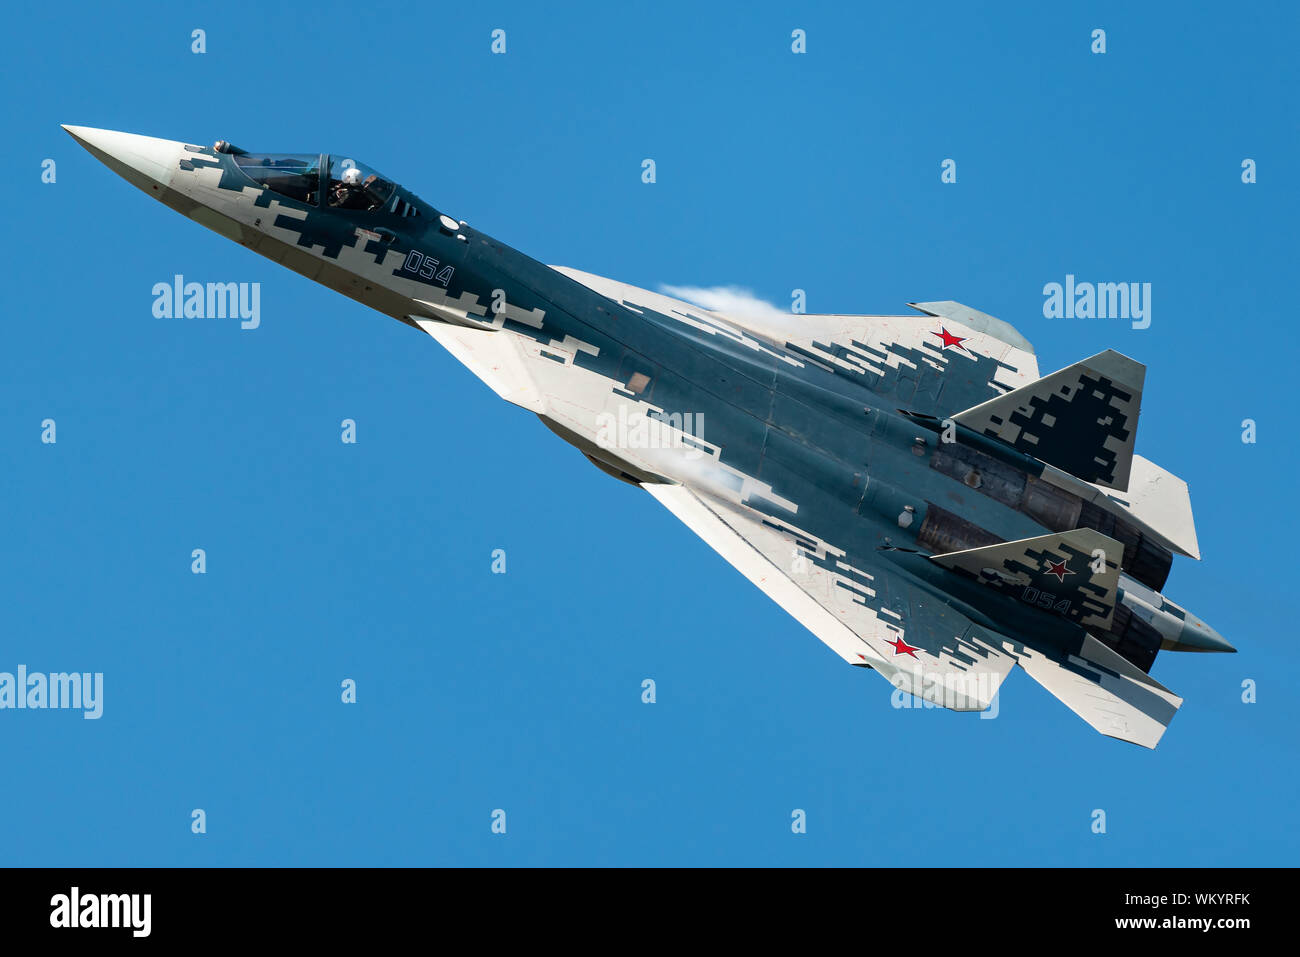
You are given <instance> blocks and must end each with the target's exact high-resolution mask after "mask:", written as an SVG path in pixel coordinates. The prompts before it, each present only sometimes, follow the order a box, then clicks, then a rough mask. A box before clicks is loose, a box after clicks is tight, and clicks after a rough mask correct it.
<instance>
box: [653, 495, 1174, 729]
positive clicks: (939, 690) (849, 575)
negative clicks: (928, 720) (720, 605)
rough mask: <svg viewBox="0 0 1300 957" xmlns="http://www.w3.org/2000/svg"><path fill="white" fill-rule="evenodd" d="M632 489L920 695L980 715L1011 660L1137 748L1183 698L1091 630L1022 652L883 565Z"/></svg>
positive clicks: (721, 505)
mask: <svg viewBox="0 0 1300 957" xmlns="http://www.w3.org/2000/svg"><path fill="white" fill-rule="evenodd" d="M642 487H643V488H645V489H646V490H647V491H648V492H649V493H650V494H651V495H653V496H654V497H655V498H656V499H658V500H659V502H660V503H662V504H663V505H664V506H665V507H666V508H667V509H668V510H669V511H670V512H672V513H673V514H674V515H676V516H677V518H678V519H680V520H681V521H682V522H683V523H684V524H686V525H687V526H688V527H689V528H690V529H691V530H692V531H694V532H695V533H696V534H697V535H699V536H700V538H702V539H704V541H705V542H706V543H707V544H708V545H710V546H711V547H712V548H713V549H714V550H715V551H717V552H718V554H720V555H721V556H722V557H723V558H725V559H726V560H727V561H728V562H730V563H731V564H732V565H733V566H734V567H735V568H736V570H737V571H739V572H740V573H741V574H742V575H744V576H745V577H746V578H748V579H749V580H750V581H751V582H753V583H754V584H755V585H757V586H758V587H759V588H760V589H762V590H763V592H764V593H766V594H767V596H768V597H769V598H771V599H773V600H774V601H775V602H776V603H777V604H779V605H780V606H781V607H782V608H784V609H785V610H786V611H787V612H789V613H790V614H791V615H792V616H794V618H795V619H796V620H797V621H798V622H799V623H800V624H802V625H803V626H804V627H805V628H807V629H808V630H809V631H811V632H812V633H813V634H815V635H816V636H817V637H818V638H820V639H821V640H822V641H823V642H824V643H825V644H826V645H828V646H829V647H830V648H831V650H832V651H834V652H835V653H836V654H837V655H839V656H840V657H841V658H843V659H844V660H845V661H847V662H849V663H850V664H853V665H858V666H867V667H871V668H873V669H875V670H876V671H879V672H880V673H881V674H882V675H883V676H884V677H885V678H886V679H888V680H889V682H890V683H891V684H893V685H894V687H896V688H899V689H901V690H903V691H907V692H909V693H910V694H913V695H915V696H917V697H919V698H922V699H924V700H926V701H930V702H933V703H934V704H936V705H940V706H942V707H945V708H950V709H952V710H954V711H982V710H984V709H985V708H987V707H988V706H989V705H990V704H991V703H992V701H993V698H994V696H995V695H996V694H997V692H998V688H999V687H1000V686H1001V684H1002V681H1003V679H1004V678H1005V677H1006V676H1007V674H1008V672H1010V670H1011V669H1012V668H1013V667H1014V666H1015V665H1017V664H1018V665H1020V666H1021V668H1022V669H1023V670H1024V671H1025V672H1026V673H1027V674H1028V675H1029V676H1030V677H1031V678H1033V679H1034V680H1035V681H1036V682H1037V683H1038V684H1039V685H1041V686H1042V687H1043V688H1045V689H1046V690H1047V691H1049V692H1050V693H1051V694H1052V695H1054V696H1055V697H1056V698H1057V699H1059V700H1060V701H1061V702H1062V703H1063V704H1065V706H1066V707H1068V708H1069V709H1070V710H1071V711H1073V712H1074V713H1075V714H1077V715H1078V716H1079V717H1081V718H1082V719H1083V720H1084V721H1086V722H1087V723H1088V724H1089V725H1091V726H1092V727H1093V728H1095V729H1096V730H1097V731H1100V732H1101V733H1102V734H1104V735H1107V736H1109V737H1113V738H1118V739H1120V740H1122V741H1130V742H1132V743H1134V744H1140V745H1142V746H1143V747H1146V748H1154V747H1155V746H1156V744H1157V743H1158V742H1159V741H1160V738H1161V736H1162V735H1163V734H1164V732H1165V729H1166V728H1167V727H1168V726H1169V722H1170V721H1172V720H1173V717H1174V715H1175V714H1176V713H1177V711H1178V709H1179V707H1180V706H1181V705H1182V699H1181V698H1180V697H1178V696H1177V695H1176V694H1174V693H1173V692H1172V691H1170V690H1169V689H1168V688H1166V687H1164V686H1163V685H1162V684H1160V683H1159V682H1158V681H1156V680H1155V679H1154V678H1152V677H1150V676H1149V675H1147V674H1144V673H1143V672H1142V671H1140V670H1139V669H1138V668H1136V667H1134V666H1133V665H1132V664H1131V663H1129V662H1128V661H1126V660H1125V659H1124V658H1122V657H1120V656H1119V655H1118V654H1116V653H1115V652H1113V651H1111V650H1110V649H1109V648H1107V647H1106V646H1105V645H1104V644H1102V643H1101V642H1100V641H1098V640H1097V639H1095V638H1093V637H1092V636H1091V635H1085V636H1084V639H1083V642H1082V644H1081V645H1080V646H1079V647H1077V648H1075V649H1073V650H1072V651H1071V650H1065V649H1058V650H1054V651H1048V650H1043V649H1040V648H1034V647H1029V646H1027V645H1026V644H1025V643H1024V642H1023V641H1021V640H1019V639H1014V638H1011V637H1009V636H1007V635H1003V634H999V633H998V632H994V631H990V630H988V629H986V628H983V627H982V626H980V625H977V624H976V623H974V622H972V621H971V620H970V619H969V618H967V617H966V616H965V615H963V614H961V613H960V612H958V611H957V610H955V609H954V608H952V607H951V606H949V605H947V604H945V603H944V602H942V601H940V600H939V599H937V598H935V597H934V596H933V595H931V594H930V593H928V592H926V591H924V590H923V589H921V588H918V587H917V586H915V585H913V584H912V583H911V582H910V581H909V580H908V579H907V578H906V577H905V576H904V575H902V574H901V573H900V572H899V571H897V570H896V569H893V568H891V567H890V565H889V563H888V562H886V561H884V560H875V561H872V560H871V559H867V560H866V563H864V561H863V560H862V559H858V558H855V559H854V564H853V565H852V566H850V565H849V564H848V563H846V562H845V561H844V557H845V556H844V555H843V554H842V553H837V552H836V551H835V550H834V549H832V548H831V547H829V546H828V545H826V544H825V543H820V542H815V541H812V540H810V539H809V537H808V536H807V535H806V534H805V533H803V532H799V531H796V530H794V529H789V528H784V527H781V526H780V525H779V523H776V522H774V521H773V520H772V519H771V518H770V517H769V516H766V515H763V514H761V513H759V512H756V511H754V510H752V509H749V508H747V507H746V506H744V505H741V504H738V503H735V502H730V501H727V500H725V499H723V498H720V497H718V496H715V495H713V494H710V493H708V492H704V491H697V490H693V489H689V488H686V487H685V486H681V485H665V484H650V483H646V484H644V485H643V486H642ZM1048 537H1050V536H1048ZM1022 545H1024V543H1016V542H1013V543H1010V544H1008V545H1002V546H993V548H1002V549H1008V548H1017V547H1020V546H1022ZM956 554H957V555H958V556H960V555H962V554H964V553H956ZM941 557H951V556H941Z"/></svg>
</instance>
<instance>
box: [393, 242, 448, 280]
mask: <svg viewBox="0 0 1300 957" xmlns="http://www.w3.org/2000/svg"><path fill="white" fill-rule="evenodd" d="M402 268H403V269H405V270H406V271H407V272H413V273H415V274H416V275H417V276H419V277H420V278H421V279H430V280H433V281H434V282H436V283H438V284H439V285H442V286H444V287H445V286H446V285H447V283H449V282H451V277H452V275H453V274H454V273H455V272H456V269H455V267H454V266H443V267H442V268H441V269H439V268H438V260H436V259H434V258H433V257H432V256H426V255H424V253H422V252H420V251H419V250H416V249H412V250H411V251H410V252H409V253H407V254H406V262H404V263H402Z"/></svg>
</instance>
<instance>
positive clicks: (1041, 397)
mask: <svg viewBox="0 0 1300 957" xmlns="http://www.w3.org/2000/svg"><path fill="white" fill-rule="evenodd" d="M1145 379H1146V366H1144V365H1142V364H1141V363H1140V362H1135V361H1133V360H1132V359H1130V358H1128V357H1127V356H1123V355H1120V354H1119V353H1118V352H1115V351H1114V350H1111V349H1108V350H1107V351H1105V352H1102V353H1100V354H1098V355H1095V356H1093V357H1092V358H1091V359H1085V360H1084V361H1082V362H1076V363H1075V364H1074V365H1072V366H1070V367H1068V368H1066V369H1062V370H1061V371H1060V372H1053V373H1052V374H1051V375H1047V376H1044V377H1043V378H1041V379H1039V380H1037V381H1036V382H1031V383H1029V384H1028V385H1024V386H1021V387H1020V388H1018V389H1014V390H1013V391H1011V392H1008V393H1006V394H1005V395H1000V396H997V397H996V398H993V399H989V400H988V401H987V402H983V403H981V404H979V405H977V406H974V407H973V408H970V409H967V410H966V411H965V412H959V413H958V414H957V415H954V416H953V419H955V420H956V421H957V422H959V423H961V424H962V425H965V426H967V427H968V428H971V429H974V430H975V431H976V432H980V433H982V434H984V435H988V436H992V437H993V438H996V439H1001V440H1002V441H1003V442H1006V443H1007V444H1008V445H1011V446H1013V447H1014V448H1016V449H1018V450H1019V451H1021V452H1025V453H1027V454H1029V455H1032V456H1034V457H1035V458H1038V459H1040V460H1042V461H1044V462H1046V463H1048V464H1049V465H1054V466H1056V467H1057V468H1059V469H1062V470H1064V471H1066V472H1069V473H1070V474H1071V475H1074V476H1077V477H1078V478H1081V479H1083V480H1084V481H1086V482H1093V483H1095V484H1097V485H1103V486H1105V487H1106V488H1114V489H1121V490H1123V489H1127V488H1128V483H1129V472H1130V470H1131V467H1132V459H1133V443H1134V440H1135V439H1136V437H1137V422H1138V410H1139V409H1140V408H1141V405H1142V384H1143V381H1144V380H1145Z"/></svg>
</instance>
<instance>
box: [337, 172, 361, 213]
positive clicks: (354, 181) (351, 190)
mask: <svg viewBox="0 0 1300 957" xmlns="http://www.w3.org/2000/svg"><path fill="white" fill-rule="evenodd" d="M364 199H365V197H364V196H363V195H362V192H361V170H359V169H357V168H356V167H355V166H349V167H348V168H347V169H345V170H344V171H343V176H342V177H340V179H339V180H338V182H336V183H335V184H334V185H333V186H331V187H330V205H331V206H337V207H340V208H342V209H358V208H364V206H363V201H364ZM367 205H368V204H367Z"/></svg>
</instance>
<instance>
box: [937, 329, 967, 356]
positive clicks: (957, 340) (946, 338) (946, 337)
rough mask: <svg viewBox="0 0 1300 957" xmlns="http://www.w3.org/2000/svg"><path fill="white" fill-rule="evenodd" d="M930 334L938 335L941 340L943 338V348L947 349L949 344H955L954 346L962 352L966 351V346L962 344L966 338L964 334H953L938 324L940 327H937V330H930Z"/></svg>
mask: <svg viewBox="0 0 1300 957" xmlns="http://www.w3.org/2000/svg"><path fill="white" fill-rule="evenodd" d="M930 335H932V336H938V337H939V338H940V339H942V340H943V348H945V349H947V348H948V347H949V346H956V347H957V348H958V349H960V350H961V351H962V352H965V351H966V347H965V346H963V345H962V343H963V342H965V341H966V339H967V337H966V336H954V335H953V334H952V333H951V332H949V331H948V330H947V329H945V328H944V327H943V326H940V327H939V331H938V332H932V333H930Z"/></svg>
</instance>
